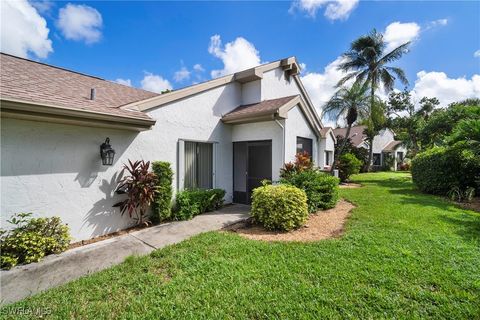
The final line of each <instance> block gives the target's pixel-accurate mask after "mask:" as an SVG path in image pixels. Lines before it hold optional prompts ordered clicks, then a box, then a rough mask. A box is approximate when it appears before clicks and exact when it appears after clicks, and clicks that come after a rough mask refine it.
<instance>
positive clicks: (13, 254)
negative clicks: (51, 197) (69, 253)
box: [0, 213, 70, 269]
mask: <svg viewBox="0 0 480 320" xmlns="http://www.w3.org/2000/svg"><path fill="white" fill-rule="evenodd" d="M7 222H9V223H10V224H13V225H14V226H15V227H14V228H13V229H10V230H3V229H2V230H0V250H1V267H2V269H10V268H12V267H13V266H15V265H17V264H26V263H31V262H37V261H39V260H40V259H42V258H43V257H44V256H45V255H48V254H52V253H60V252H62V251H65V250H66V249H67V248H68V245H69V243H70V234H69V229H68V226H66V225H64V224H62V221H61V220H60V218H59V217H50V218H32V213H17V214H15V215H14V216H13V217H12V218H11V219H10V220H7Z"/></svg>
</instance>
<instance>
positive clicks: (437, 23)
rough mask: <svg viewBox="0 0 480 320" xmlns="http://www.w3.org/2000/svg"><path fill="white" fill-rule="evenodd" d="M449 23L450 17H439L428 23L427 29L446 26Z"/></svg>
mask: <svg viewBox="0 0 480 320" xmlns="http://www.w3.org/2000/svg"><path fill="white" fill-rule="evenodd" d="M447 24H448V19H437V20H434V21H430V22H429V23H427V25H426V27H425V29H427V30H428V29H431V28H435V27H443V26H446V25H447Z"/></svg>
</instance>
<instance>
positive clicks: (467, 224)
mask: <svg viewBox="0 0 480 320" xmlns="http://www.w3.org/2000/svg"><path fill="white" fill-rule="evenodd" d="M360 182H361V183H362V184H371V185H376V186H379V187H382V188H385V189H386V190H387V191H388V192H389V193H391V194H396V195H399V199H400V202H401V203H402V204H411V205H418V206H422V207H433V208H437V209H440V210H442V211H444V213H445V214H441V215H440V214H439V215H438V219H439V220H441V221H444V222H446V223H448V224H450V225H452V226H453V227H454V228H455V231H454V232H455V233H456V234H458V235H459V236H461V237H463V238H465V239H466V240H469V241H472V240H473V241H479V240H480V214H479V213H477V212H474V211H471V210H468V209H465V208H461V207H460V206H458V205H456V204H455V203H452V202H450V201H449V200H447V199H445V198H442V197H440V196H436V195H431V194H425V193H422V192H421V191H420V190H417V189H415V186H414V185H413V183H412V182H411V179H410V177H402V178H394V179H383V180H381V179H369V180H361V181H360ZM456 209H460V210H461V211H460V210H456ZM447 213H448V214H447ZM452 213H454V214H452Z"/></svg>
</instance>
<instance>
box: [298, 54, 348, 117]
mask: <svg viewBox="0 0 480 320" xmlns="http://www.w3.org/2000/svg"><path fill="white" fill-rule="evenodd" d="M342 61H343V58H342V57H338V58H337V59H335V60H334V61H333V62H331V63H329V64H328V65H327V66H326V67H325V69H324V71H323V73H315V72H309V73H307V74H306V75H304V76H302V77H301V79H302V82H303V84H304V86H305V89H306V90H307V92H308V95H309V96H310V99H311V100H312V102H313V104H314V106H315V108H316V109H317V112H318V113H319V114H321V113H322V108H323V105H324V104H325V103H326V102H327V101H328V100H330V98H331V97H332V96H333V94H334V93H335V91H336V90H337V88H336V85H337V83H338V81H340V79H342V78H343V77H344V76H345V73H344V72H343V71H340V70H338V69H337V68H338V65H339V64H340V63H341V62H342Z"/></svg>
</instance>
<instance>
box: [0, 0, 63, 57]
mask: <svg viewBox="0 0 480 320" xmlns="http://www.w3.org/2000/svg"><path fill="white" fill-rule="evenodd" d="M0 11H1V20H2V21H1V28H0V29H1V32H0V48H1V51H2V52H5V53H10V54H13V55H16V56H20V57H24V58H27V57H28V55H29V53H33V54H34V55H35V56H37V57H38V58H46V57H47V56H48V54H49V53H50V52H53V49H52V41H51V40H50V39H49V38H48V33H49V32H50V30H49V29H48V28H47V21H46V20H45V19H44V18H43V17H42V16H40V15H39V14H38V11H37V10H36V9H35V8H34V7H33V6H32V5H31V4H30V3H28V2H27V1H26V0H16V1H2V8H1V10H0Z"/></svg>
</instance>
